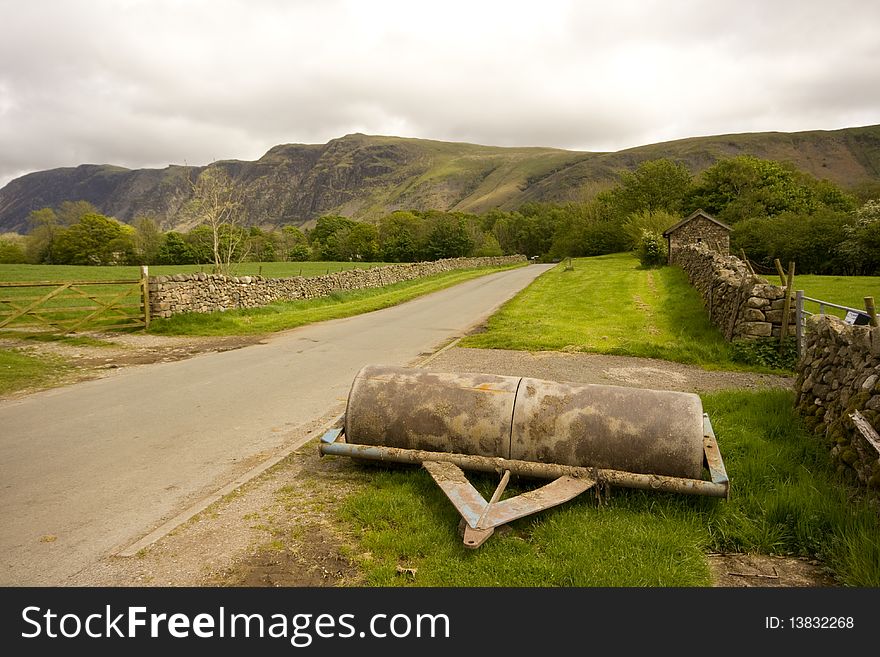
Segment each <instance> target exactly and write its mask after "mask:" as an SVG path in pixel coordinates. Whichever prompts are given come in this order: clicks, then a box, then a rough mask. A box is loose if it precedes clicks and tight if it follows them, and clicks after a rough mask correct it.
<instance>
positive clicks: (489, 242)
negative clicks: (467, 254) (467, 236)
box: [474, 233, 504, 258]
mask: <svg viewBox="0 0 880 657" xmlns="http://www.w3.org/2000/svg"><path fill="white" fill-rule="evenodd" d="M474 255H475V256H476V257H478V258H495V257H497V256H500V255H504V253H503V252H502V251H501V245H500V244H499V243H498V240H497V239H495V236H494V235H493V234H492V233H483V235H482V237H481V241H480V243H479V244H478V245H477V247H476V248H475V249H474Z"/></svg>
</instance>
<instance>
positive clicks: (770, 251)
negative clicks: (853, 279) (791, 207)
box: [730, 208, 855, 274]
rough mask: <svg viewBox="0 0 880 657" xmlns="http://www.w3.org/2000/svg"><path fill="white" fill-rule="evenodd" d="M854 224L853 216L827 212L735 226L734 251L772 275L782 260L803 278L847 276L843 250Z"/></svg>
mask: <svg viewBox="0 0 880 657" xmlns="http://www.w3.org/2000/svg"><path fill="white" fill-rule="evenodd" d="M854 222H855V220H854V219H853V217H852V215H851V214H849V213H844V212H835V211H834V210H830V209H827V208H825V209H822V210H819V211H817V212H815V213H813V214H809V215H802V214H798V213H795V212H785V213H783V214H780V215H778V216H776V217H763V218H756V219H745V220H743V221H740V222H737V223H736V224H734V226H733V232H732V233H731V238H730V240H731V248H732V249H733V251H734V252H737V253H738V252H739V251H740V249H742V250H744V251H745V252H746V255H748V257H749V258H750V259H751V260H754V261H755V262H757V263H758V264H759V265H760V266H762V267H764V268H766V269H767V270H768V271H774V269H773V261H774V259H776V258H779V260H781V261H782V262H783V263H788V262H790V261H793V262H794V263H795V264H796V266H797V271H798V272H799V273H802V274H832V273H844V271H845V270H846V268H847V264H846V262H845V258H844V256H843V254H842V252H841V250H840V246H841V245H842V243H844V242H845V241H846V238H847V226H850V225H852V224H854Z"/></svg>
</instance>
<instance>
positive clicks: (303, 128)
mask: <svg viewBox="0 0 880 657" xmlns="http://www.w3.org/2000/svg"><path fill="white" fill-rule="evenodd" d="M14 4H15V6H13V3H12V2H3V1H2V0H0V185H2V184H5V182H7V181H8V180H9V179H10V178H11V177H13V176H16V175H20V174H21V173H22V172H24V171H31V170H38V169H45V168H51V167H55V166H72V165H76V164H79V163H82V162H96V163H104V162H107V163H117V164H122V165H125V166H164V165H165V164H167V163H172V162H173V163H181V162H183V161H187V162H189V163H191V164H203V163H206V162H209V161H211V160H213V159H226V158H239V159H253V158H255V157H259V155H261V154H262V153H263V152H265V151H266V150H267V149H268V148H270V147H271V146H273V145H275V144H277V143H285V142H306V143H309V142H311V143H316V142H323V141H326V140H327V139H330V138H333V137H338V136H341V135H342V134H345V133H347V132H352V131H354V130H359V131H362V132H368V133H374V134H379V133H389V132H392V133H395V134H402V135H403V136H412V137H426V138H434V139H448V140H456V141H473V142H477V143H483V144H498V145H542V146H556V147H561V148H574V149H581V150H612V149H618V148H624V147H629V146H635V145H638V144H639V143H647V142H652V141H658V140H665V139H671V138H679V137H686V136H691V135H695V134H712V133H728V132H737V131H747V130H767V129H773V130H800V129H826V128H827V129H831V128H838V127H844V126H845V125H848V124H849V123H848V122H849V121H853V120H858V121H863V122H870V123H877V122H880V84H878V83H880V66H878V62H880V3H877V2H874V1H873V0H861V1H860V0H840V1H839V2H836V3H827V2H821V1H817V0H808V1H804V0H802V1H800V2H795V1H791V0H781V1H779V2H769V3H768V2H760V1H758V0H739V1H732V0H731V1H729V2H728V1H724V2H712V3H706V2H698V1H697V0H683V1H680V2H673V1H671V0H667V1H663V2H660V1H640V2H635V1H631V0H618V1H616V2H615V3H601V4H600V3H583V2H573V1H571V2H564V1H562V0H559V1H557V0H545V1H544V2H542V3H540V4H535V3H516V2H495V3H486V2H470V3H468V2H453V1H452V0H450V2H447V3H444V4H443V5H433V9H430V10H429V11H427V13H421V11H422V10H423V8H425V7H426V6H427V5H425V4H422V3H412V2H409V3H406V2H398V3H394V4H390V5H389V4H387V3H380V2H370V3H362V2H360V3H359V2H333V3H330V2H320V1H313V2H282V1H278V2H272V1H270V0H262V1H257V2H253V1H251V2H244V1H238V0H225V1H220V0H214V1H208V0H198V1H195V0H194V1H191V2H187V3H177V2H156V1H152V2H146V1H139V0H126V1H116V2H113V1H110V0H103V1H93V0H69V1H66V2H51V1H44V0H33V1H31V2H28V3H14ZM441 7H442V9H441Z"/></svg>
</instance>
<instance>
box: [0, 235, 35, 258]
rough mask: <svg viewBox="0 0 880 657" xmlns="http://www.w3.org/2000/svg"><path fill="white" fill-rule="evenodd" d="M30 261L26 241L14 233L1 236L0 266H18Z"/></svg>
mask: <svg viewBox="0 0 880 657" xmlns="http://www.w3.org/2000/svg"><path fill="white" fill-rule="evenodd" d="M27 261H28V259H27V255H26V254H25V250H24V239H22V237H21V236H20V235H16V234H14V233H12V234H7V235H2V236H0V264H4V265H18V264H24V263H26V262H27Z"/></svg>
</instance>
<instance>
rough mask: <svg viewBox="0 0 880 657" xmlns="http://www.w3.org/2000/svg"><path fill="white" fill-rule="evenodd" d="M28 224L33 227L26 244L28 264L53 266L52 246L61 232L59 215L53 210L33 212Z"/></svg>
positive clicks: (44, 209) (45, 209) (46, 209)
mask: <svg viewBox="0 0 880 657" xmlns="http://www.w3.org/2000/svg"><path fill="white" fill-rule="evenodd" d="M28 223H29V224H30V226H31V229H30V232H29V233H28V236H27V240H26V242H25V255H26V256H27V260H28V262H31V263H33V264H36V265H41V264H52V245H53V244H54V243H55V238H56V237H57V235H58V231H59V230H61V226H60V225H59V221H58V215H57V214H56V213H55V210H53V209H52V208H43V209H42V210H32V211H31V213H30V216H29V217H28Z"/></svg>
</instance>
